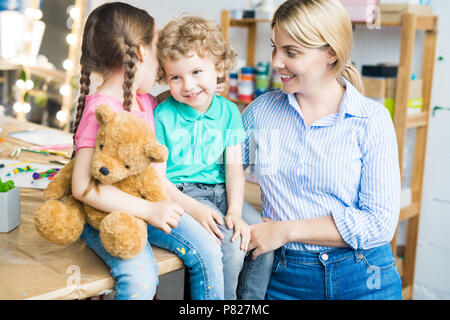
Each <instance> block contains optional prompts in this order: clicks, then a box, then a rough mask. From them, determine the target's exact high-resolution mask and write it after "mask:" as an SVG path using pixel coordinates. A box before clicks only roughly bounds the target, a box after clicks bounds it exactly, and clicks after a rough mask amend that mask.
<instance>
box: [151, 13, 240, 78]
mask: <svg viewBox="0 0 450 320" xmlns="http://www.w3.org/2000/svg"><path fill="white" fill-rule="evenodd" d="M157 50H158V59H159V66H160V67H159V72H158V77H157V81H158V82H160V83H165V77H166V74H165V71H164V68H163V66H164V63H165V62H166V61H167V60H177V59H179V58H181V57H185V56H187V55H188V54H189V53H190V52H192V51H193V52H196V53H197V54H198V55H199V56H200V57H202V58H204V57H206V56H210V57H212V58H213V59H214V63H215V67H216V71H217V72H218V74H219V75H222V76H223V77H220V78H219V79H218V82H222V81H224V80H225V74H226V73H227V72H229V71H230V70H232V69H233V68H234V67H235V65H236V56H237V54H236V51H235V50H234V49H233V48H232V47H231V46H230V44H229V43H227V42H226V41H225V39H224V38H223V34H222V31H221V29H220V26H219V25H218V24H217V23H216V22H214V21H212V20H208V19H205V18H202V17H198V16H182V17H181V18H178V19H175V20H172V21H170V22H169V23H168V24H166V25H165V26H164V27H163V28H162V29H161V31H160V32H159V36H158V44H157Z"/></svg>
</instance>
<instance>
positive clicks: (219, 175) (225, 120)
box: [154, 95, 245, 184]
mask: <svg viewBox="0 0 450 320" xmlns="http://www.w3.org/2000/svg"><path fill="white" fill-rule="evenodd" d="M154 116H155V133H156V138H157V139H158V141H159V143H161V144H164V145H165V146H167V148H168V149H169V158H168V160H167V170H166V176H167V178H168V179H169V180H170V181H171V182H172V183H174V184H178V183H207V184H216V183H224V182H225V165H224V164H225V161H224V156H225V153H224V152H225V148H226V147H228V146H233V145H236V144H240V143H241V142H242V141H244V138H245V131H244V127H243V124H242V118H241V113H240V112H239V109H238V108H237V106H236V105H235V104H234V103H232V102H230V101H228V100H227V99H225V98H223V97H220V96H216V95H214V97H213V100H212V102H211V106H210V107H209V109H208V110H207V111H206V112H205V113H204V114H202V113H200V112H198V111H197V110H195V109H194V108H192V107H190V106H188V105H186V104H184V103H181V102H178V101H177V100H175V99H174V98H173V97H172V96H170V97H169V98H167V99H166V100H165V101H164V102H163V103H161V104H159V105H158V107H157V108H156V109H155V113H154Z"/></svg>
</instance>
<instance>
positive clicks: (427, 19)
mask: <svg viewBox="0 0 450 320" xmlns="http://www.w3.org/2000/svg"><path fill="white" fill-rule="evenodd" d="M260 22H270V20H257V19H242V20H236V19H231V18H230V13H229V11H226V10H224V11H222V14H221V26H222V31H223V34H224V37H225V39H226V40H227V41H228V40H229V29H230V27H245V28H247V29H248V37H247V64H248V65H250V66H254V64H255V45H256V25H257V23H260ZM438 23H439V17H438V16H417V15H415V14H412V13H404V14H403V15H402V20H401V22H400V23H389V24H382V26H389V27H399V28H401V39H400V53H399V56H400V60H399V66H398V74H397V87H396V97H395V106H396V107H395V113H394V119H393V121H394V126H395V131H396V136H397V143H398V151H399V152H398V154H399V163H400V168H401V173H402V176H403V167H402V164H403V152H404V147H405V137H406V130H407V129H410V128H415V129H416V140H415V147H414V159H413V170H412V183H411V189H412V192H411V204H410V205H408V206H406V207H403V208H401V210H400V218H399V223H400V222H403V221H407V223H408V226H407V234H406V243H405V246H404V248H402V249H403V250H399V248H398V246H397V232H396V233H395V236H394V239H393V240H392V242H391V245H392V250H393V252H394V255H395V256H396V260H397V265H398V269H399V271H400V274H401V276H402V282H403V290H402V295H403V299H412V296H413V285H414V269H415V260H416V248H417V238H418V227H419V218H420V210H421V206H422V187H423V176H424V166H425V153H426V142H427V135H428V124H429V118H430V112H431V110H430V104H431V91H432V84H433V72H434V62H435V55H436V40H437V34H438ZM355 24H364V25H365V23H355ZM418 30H423V31H425V40H424V47H423V60H422V80H423V87H422V99H423V106H422V110H421V112H420V113H419V114H416V115H407V105H408V97H409V81H410V76H411V72H412V62H413V52H414V44H415V35H416V32H417V31H418ZM235 102H238V103H239V101H235ZM400 251H403V252H402V255H403V257H400V256H399V254H400V253H401V252H400Z"/></svg>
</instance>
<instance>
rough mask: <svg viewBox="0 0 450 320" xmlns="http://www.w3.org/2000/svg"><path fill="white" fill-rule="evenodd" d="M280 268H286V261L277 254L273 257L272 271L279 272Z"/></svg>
mask: <svg viewBox="0 0 450 320" xmlns="http://www.w3.org/2000/svg"><path fill="white" fill-rule="evenodd" d="M280 268H286V262H285V261H283V259H281V258H280V257H279V256H278V255H277V254H275V256H274V258H273V264H272V272H278V271H279V270H280Z"/></svg>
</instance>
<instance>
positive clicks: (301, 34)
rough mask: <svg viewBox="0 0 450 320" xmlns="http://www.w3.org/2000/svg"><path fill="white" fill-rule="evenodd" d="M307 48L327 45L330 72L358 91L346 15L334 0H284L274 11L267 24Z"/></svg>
mask: <svg viewBox="0 0 450 320" xmlns="http://www.w3.org/2000/svg"><path fill="white" fill-rule="evenodd" d="M271 26H272V29H273V28H274V27H275V26H278V27H280V28H282V29H283V30H285V31H286V32H287V33H288V34H289V35H290V36H291V37H292V38H293V39H295V40H296V41H298V42H299V43H300V44H301V45H302V46H304V47H307V48H322V49H327V48H331V49H333V50H334V52H335V53H336V57H337V60H336V62H335V63H334V66H333V68H332V70H331V72H333V73H334V75H335V77H336V79H337V80H338V81H339V82H340V83H343V79H342V77H344V78H346V79H347V80H348V81H349V82H350V83H351V84H352V85H353V86H355V87H356V88H357V89H358V90H359V91H360V92H361V93H364V86H363V83H362V80H361V76H360V74H359V72H358V70H356V68H355V67H354V65H353V64H352V63H351V61H350V54H351V50H352V46H353V30H352V24H351V21H350V17H349V16H348V13H347V11H346V10H345V8H344V6H343V5H342V4H341V3H340V2H339V1H338V0H287V1H286V2H284V3H283V4H282V5H281V6H280V7H278V9H277V10H276V12H275V14H274V16H273V18H272V23H271Z"/></svg>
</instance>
